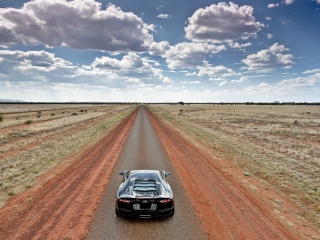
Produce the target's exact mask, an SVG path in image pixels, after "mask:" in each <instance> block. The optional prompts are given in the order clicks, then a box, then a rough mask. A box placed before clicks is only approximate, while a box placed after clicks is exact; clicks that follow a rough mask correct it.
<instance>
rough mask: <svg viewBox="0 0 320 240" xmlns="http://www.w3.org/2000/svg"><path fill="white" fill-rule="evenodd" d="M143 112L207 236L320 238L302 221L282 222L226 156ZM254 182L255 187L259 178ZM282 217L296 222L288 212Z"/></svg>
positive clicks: (212, 237)
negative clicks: (197, 143) (295, 223)
mask: <svg viewBox="0 0 320 240" xmlns="http://www.w3.org/2000/svg"><path fill="white" fill-rule="evenodd" d="M147 112H148V115H149V118H150V120H151V122H152V124H153V126H154V128H155V130H156V132H157V134H158V136H159V138H160V140H161V142H162V144H163V145H164V147H165V149H166V151H167V153H168V155H169V158H170V159H171V161H172V163H173V165H174V167H175V169H176V171H177V172H178V174H179V178H180V179H181V181H182V183H183V185H184V188H185V189H186V191H187V192H188V194H189V196H190V199H191V201H192V203H193V207H194V208H195V210H196V212H197V215H198V217H199V219H200V221H201V224H202V226H203V227H204V229H205V231H206V233H207V234H208V236H209V238H210V239H228V240H229V239H301V238H308V236H310V235H311V234H313V235H314V236H319V233H317V232H316V231H315V230H314V229H310V228H309V229H306V230H303V229H301V225H302V224H301V225H300V227H298V226H297V225H296V226H291V227H289V226H288V225H286V224H284V223H283V221H280V220H279V218H278V217H277V216H276V213H274V211H273V210H274V208H273V207H272V206H270V205H267V204H266V202H264V201H263V199H262V198H261V196H260V195H258V196H255V194H254V193H253V192H252V191H249V190H248V188H246V187H244V186H243V185H242V184H241V183H240V182H239V180H237V179H236V178H237V177H238V178H239V177H240V178H242V179H243V180H244V181H247V180H246V179H245V177H244V176H243V174H242V173H241V172H240V171H239V170H238V169H236V168H235V167H234V166H233V165H232V164H231V163H230V161H229V160H227V159H221V158H219V157H217V156H215V153H214V152H213V151H212V150H211V149H209V148H207V149H203V148H200V147H196V146H195V145H194V144H192V143H191V142H189V141H188V140H186V139H185V138H183V137H182V136H181V135H180V134H179V133H178V132H176V131H175V130H173V129H172V128H170V127H168V126H167V125H166V124H164V123H163V122H162V121H161V120H160V119H159V117H157V116H156V115H154V114H153V113H151V112H150V111H149V110H148V111H147ZM251 181H253V180H252V179H251ZM255 184H256V185H259V183H258V182H255ZM260 185H261V183H260ZM259 191H260V192H259ZM259 191H258V192H257V193H258V194H259V193H261V194H274V195H273V197H274V198H279V199H281V200H282V201H283V202H284V205H285V207H286V208H288V209H291V210H293V212H294V211H296V210H297V209H296V208H297V207H296V206H295V205H294V204H293V203H292V202H290V201H287V202H285V199H283V198H281V197H280V196H278V195H276V193H271V192H272V191H271V190H269V191H268V193H263V191H266V190H264V189H263V190H259ZM291 213H292V212H291ZM286 217H287V218H289V219H290V220H291V221H293V222H294V221H296V222H297V223H298V224H299V221H298V220H297V219H295V218H294V217H292V216H291V215H290V212H289V213H288V215H287V216H286ZM290 217H291V218H290Z"/></svg>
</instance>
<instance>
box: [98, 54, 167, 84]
mask: <svg viewBox="0 0 320 240" xmlns="http://www.w3.org/2000/svg"><path fill="white" fill-rule="evenodd" d="M92 68H93V70H94V71H103V72H104V71H106V72H110V71H111V72H112V73H114V74H116V75H117V76H120V77H127V78H132V79H139V81H140V82H143V83H147V84H155V83H161V82H170V79H169V78H167V77H166V78H165V77H164V76H163V75H162V70H161V69H158V68H154V67H153V65H152V64H150V61H149V60H148V59H142V58H140V56H139V55H138V54H136V53H133V52H130V53H128V54H127V55H125V56H124V57H123V58H122V59H121V60H118V59H115V58H110V57H102V58H96V60H95V61H94V62H93V63H92Z"/></svg>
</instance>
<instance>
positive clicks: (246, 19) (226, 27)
mask: <svg viewBox="0 0 320 240" xmlns="http://www.w3.org/2000/svg"><path fill="white" fill-rule="evenodd" d="M262 27H264V25H263V24H262V23H260V22H257V21H256V20H255V17H254V16H253V8H252V7H251V6H247V5H244V6H241V7H239V6H238V5H237V4H234V3H232V2H230V3H229V4H227V3H224V2H220V3H218V4H217V5H215V4H213V5H211V6H209V7H206V8H200V9H198V10H197V11H196V12H195V13H194V14H193V15H192V16H191V17H190V18H189V19H188V26H187V27H185V32H186V37H187V38H188V39H190V40H192V41H195V42H223V41H229V40H236V39H247V38H249V37H251V36H256V35H257V32H259V31H260V30H261V28H262Z"/></svg>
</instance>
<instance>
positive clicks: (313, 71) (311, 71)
mask: <svg viewBox="0 0 320 240" xmlns="http://www.w3.org/2000/svg"><path fill="white" fill-rule="evenodd" d="M319 1H320V0H319ZM319 72H320V69H312V70H308V71H305V72H303V74H314V73H319Z"/></svg>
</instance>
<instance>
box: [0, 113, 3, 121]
mask: <svg viewBox="0 0 320 240" xmlns="http://www.w3.org/2000/svg"><path fill="white" fill-rule="evenodd" d="M0 122H3V115H2V113H0Z"/></svg>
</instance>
